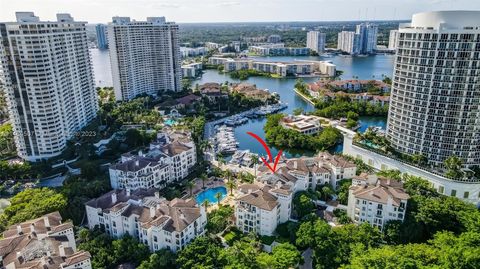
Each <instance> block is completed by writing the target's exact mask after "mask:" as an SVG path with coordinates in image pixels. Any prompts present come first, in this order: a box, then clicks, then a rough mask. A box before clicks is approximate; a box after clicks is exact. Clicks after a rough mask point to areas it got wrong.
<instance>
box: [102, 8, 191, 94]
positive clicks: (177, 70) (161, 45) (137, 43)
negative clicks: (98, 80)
mask: <svg viewBox="0 0 480 269" xmlns="http://www.w3.org/2000/svg"><path fill="white" fill-rule="evenodd" d="M108 41H109V47H110V60H111V65H112V78H113V86H114V89H115V97H116V99H117V100H129V99H132V98H134V97H135V96H138V95H141V94H148V95H153V96H155V95H157V93H158V92H162V91H180V90H181V75H182V70H181V54H180V45H179V43H178V25H177V24H175V23H171V22H165V18H164V17H149V18H147V21H130V18H129V17H113V21H112V22H111V23H109V24H108Z"/></svg>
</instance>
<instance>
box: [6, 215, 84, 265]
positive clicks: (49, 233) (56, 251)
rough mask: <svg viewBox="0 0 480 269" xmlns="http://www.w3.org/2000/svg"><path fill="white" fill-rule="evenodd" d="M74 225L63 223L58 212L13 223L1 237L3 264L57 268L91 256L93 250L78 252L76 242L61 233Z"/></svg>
mask: <svg viewBox="0 0 480 269" xmlns="http://www.w3.org/2000/svg"><path fill="white" fill-rule="evenodd" d="M68 229H71V234H72V236H73V224H72V223H62V217H61V216H60V214H59V213H58V212H53V213H50V214H46V215H44V216H42V217H40V218H36V219H33V220H29V221H26V222H22V223H19V224H16V225H12V226H10V227H9V228H8V229H7V230H6V231H5V232H4V233H3V237H4V238H3V239H2V240H0V256H1V257H2V260H3V266H5V267H9V266H12V265H13V267H12V268H39V269H40V268H41V269H50V268H51V269H56V268H63V267H65V266H69V265H73V264H76V263H79V262H82V261H85V260H88V259H90V253H88V252H85V251H80V252H75V251H74V249H75V246H74V245H73V246H72V244H75V242H74V241H73V242H70V241H69V238H68V237H67V235H58V234H59V233H60V232H62V231H65V230H68Z"/></svg>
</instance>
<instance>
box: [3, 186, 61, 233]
mask: <svg viewBox="0 0 480 269" xmlns="http://www.w3.org/2000/svg"><path fill="white" fill-rule="evenodd" d="M66 206H67V199H66V197H65V196H64V195H62V194H61V193H57V192H56V191H54V190H52V189H48V188H37V189H26V190H24V191H22V192H20V193H18V194H17V195H15V196H14V197H12V198H11V199H10V205H9V206H8V207H6V208H5V210H4V211H3V213H2V215H1V222H2V225H4V226H3V227H0V228H2V229H5V225H13V224H15V223H20V222H23V221H26V220H29V219H34V218H37V217H40V216H43V215H45V214H48V213H51V212H54V211H62V210H63V209H65V208H66Z"/></svg>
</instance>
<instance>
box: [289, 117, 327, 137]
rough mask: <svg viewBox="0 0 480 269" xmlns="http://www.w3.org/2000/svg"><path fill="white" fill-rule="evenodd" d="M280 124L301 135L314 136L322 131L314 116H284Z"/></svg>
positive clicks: (317, 119) (318, 120)
mask: <svg viewBox="0 0 480 269" xmlns="http://www.w3.org/2000/svg"><path fill="white" fill-rule="evenodd" d="M280 124H281V125H282V126H283V127H284V128H287V129H291V130H294V131H297V132H299V133H301V134H306V135H314V134H317V133H318V132H320V131H321V130H322V125H321V123H320V119H319V118H318V117H316V116H309V115H298V116H293V115H290V116H286V117H284V118H283V119H282V120H281V121H280Z"/></svg>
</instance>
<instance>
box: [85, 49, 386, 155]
mask: <svg viewBox="0 0 480 269" xmlns="http://www.w3.org/2000/svg"><path fill="white" fill-rule="evenodd" d="M91 55H92V60H93V65H94V72H95V80H96V84H97V85H103V86H110V85H111V81H112V79H111V75H110V61H109V56H108V51H98V50H91ZM256 59H258V60H265V61H293V60H295V59H296V60H329V61H332V63H334V64H335V65H337V70H341V71H343V74H342V76H341V78H342V79H352V78H356V77H358V78H359V79H382V77H383V76H389V77H391V76H392V72H393V60H394V56H393V55H376V56H369V57H343V56H332V57H261V58H256ZM303 80H304V81H305V82H307V83H310V82H314V81H316V80H318V78H303ZM225 81H228V82H248V83H251V84H255V85H257V87H259V88H263V89H268V90H269V91H270V92H277V93H278V94H280V100H281V101H282V102H283V103H287V104H288V108H287V109H285V110H284V111H283V113H292V112H293V110H294V109H296V108H302V109H303V110H304V111H306V112H308V111H312V110H313V109H314V108H313V106H312V105H311V104H309V103H308V102H306V101H305V100H303V99H302V98H301V97H299V96H298V95H296V94H295V92H294V91H293V87H294V84H295V79H272V78H265V77H251V78H249V79H248V80H245V81H240V80H235V79H231V78H230V77H229V76H228V75H226V74H219V73H218V71H216V70H206V71H205V72H204V74H203V75H202V77H200V78H198V79H196V80H195V81H194V82H193V84H194V85H195V84H203V83H206V82H218V83H223V82H225ZM265 122H266V119H265V118H261V119H251V120H250V121H249V122H248V123H247V124H244V125H241V126H238V127H237V128H235V137H236V139H237V141H238V142H239V149H242V150H243V149H249V150H250V151H251V152H254V153H257V154H260V155H265V150H264V149H263V147H261V146H260V144H259V143H258V142H257V141H256V140H254V139H253V138H252V137H251V136H249V135H247V132H254V133H256V134H257V135H259V136H260V137H262V138H265V132H264V131H263V126H264V125H265ZM360 125H361V127H360V129H359V130H360V131H361V132H363V131H365V129H366V128H367V127H368V126H381V127H383V128H385V126H386V119H385V118H379V117H361V119H360ZM271 149H272V154H275V155H276V154H277V152H278V150H277V149H276V148H274V147H272V148H271ZM331 151H334V152H341V151H342V145H337V146H335V147H334V148H333V149H331ZM311 154H313V153H312V152H305V151H298V152H295V151H286V152H285V155H286V156H287V157H292V156H300V155H311Z"/></svg>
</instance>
